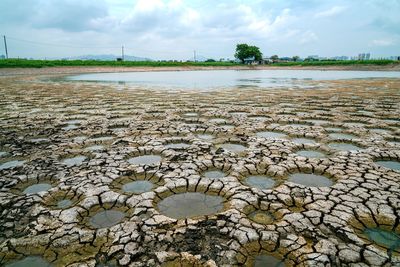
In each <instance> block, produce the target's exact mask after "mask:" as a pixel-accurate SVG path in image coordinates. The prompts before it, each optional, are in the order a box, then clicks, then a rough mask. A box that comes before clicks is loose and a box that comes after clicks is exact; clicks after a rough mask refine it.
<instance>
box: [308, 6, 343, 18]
mask: <svg viewBox="0 0 400 267" xmlns="http://www.w3.org/2000/svg"><path fill="white" fill-rule="evenodd" d="M346 9H347V7H345V6H334V7H331V8H330V9H328V10H324V11H321V12H318V13H316V14H315V17H316V18H327V17H332V16H336V15H338V14H340V13H342V12H343V11H345V10H346Z"/></svg>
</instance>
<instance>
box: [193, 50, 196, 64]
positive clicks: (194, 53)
mask: <svg viewBox="0 0 400 267" xmlns="http://www.w3.org/2000/svg"><path fill="white" fill-rule="evenodd" d="M193 55H194V56H193V58H194V62H196V50H194V51H193Z"/></svg>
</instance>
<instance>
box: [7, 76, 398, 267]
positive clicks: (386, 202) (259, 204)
mask: <svg viewBox="0 0 400 267" xmlns="http://www.w3.org/2000/svg"><path fill="white" fill-rule="evenodd" d="M38 77H39V78H40V77H41V76H19V77H6V78H4V77H3V78H1V79H0V96H1V98H0V188H1V189H0V265H5V266H34V264H38V266H45V264H47V263H49V264H50V265H49V266H160V265H162V266H243V265H245V266H266V264H275V265H274V266H400V241H399V240H400V237H399V236H400V226H399V221H400V214H399V211H400V182H399V181H400V171H399V170H398V162H399V161H400V136H399V135H400V118H399V114H400V90H399V89H400V81H398V80H395V79H386V80H378V79H374V80H352V81H334V82H332V81H330V82H320V81H319V82H318V84H317V86H320V87H323V88H317V89H308V90H290V89H280V90H262V89H252V88H246V89H228V90H220V91H209V92H207V93H201V92H189V91H185V92H167V91H165V90H164V91H152V90H139V89H135V90H133V89H131V88H129V86H127V85H124V86H121V85H102V84H93V83H90V84H88V83H78V82H41V81H39V80H37V78H38ZM216 119H218V120H216ZM227 125H229V126H233V128H232V127H224V126H227ZM373 129H375V130H373ZM270 133H277V134H270ZM330 144H331V145H330ZM332 144H333V145H332ZM302 151H303V152H302ZM304 151H308V154H307V153H304ZM309 151H311V152H314V153H315V152H318V153H321V154H323V155H324V156H323V157H322V156H321V157H319V154H318V156H315V155H314V154H309V153H310V152H309ZM307 155H310V156H311V157H305V156H307ZM391 166H392V167H393V169H392V168H390V167H391ZM296 174H302V175H303V176H302V178H306V179H292V178H291V177H293V175H296ZM249 177H256V178H250V179H249ZM310 177H320V178H321V177H323V179H325V180H324V182H325V183H318V181H317V183H315V182H316V181H310V179H311V178H310ZM263 179H271V181H269V180H265V181H264V180H263ZM303 180H304V183H305V184H306V185H302V184H301V183H303ZM249 181H250V182H249ZM290 181H296V182H298V183H300V184H297V183H294V182H290ZM267 182H268V186H265V183H267ZM310 184H313V185H319V184H322V185H325V184H327V185H330V184H332V185H330V186H329V187H326V186H322V187H315V186H314V187H310V186H309V185H310ZM133 185H134V186H136V187H133V189H134V190H130V189H132V188H129V186H133ZM150 185H151V186H150ZM252 185H254V187H252ZM260 185H263V186H260ZM127 187H128V189H127ZM269 187H270V188H269ZM263 188H265V189H263ZM181 196H182V197H181ZM188 196H190V197H188ZM208 199H210V200H211V201H208ZM160 203H161V204H160ZM174 213H175V214H178V215H176V216H175V217H177V218H178V219H175V218H170V217H168V216H167V215H168V214H174ZM170 216H172V217H174V216H173V215H170ZM188 216H190V217H188ZM18 264H19V265H18Z"/></svg>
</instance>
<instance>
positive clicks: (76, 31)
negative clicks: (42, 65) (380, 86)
mask: <svg viewBox="0 0 400 267" xmlns="http://www.w3.org/2000/svg"><path fill="white" fill-rule="evenodd" d="M399 14H400V0H351V1H349V0H253V1H250V0H247V1H244V0H219V1H217V0H188V1H184V0H18V1H15V0H1V1H0V34H1V35H6V37H7V43H8V51H9V57H26V58H62V57H71V56H79V55H87V54H115V55H118V54H120V53H121V46H122V45H124V47H125V54H128V55H134V56H140V57H148V58H152V59H177V60H187V59H190V58H193V53H194V51H196V54H197V56H198V57H205V58H214V59H220V58H230V59H233V58H234V52H235V47H236V44H238V43H247V44H250V45H256V46H258V47H260V50H261V52H262V53H263V55H264V56H271V55H274V54H277V55H279V56H295V55H297V56H300V57H307V56H309V55H319V56H326V57H331V56H341V55H346V56H356V55H358V54H359V53H364V52H365V53H368V52H369V53H371V55H372V56H373V57H385V56H392V55H393V56H400V15H399ZM1 54H5V52H4V46H3V44H2V42H1V43H0V55H1Z"/></svg>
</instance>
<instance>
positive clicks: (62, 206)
mask: <svg viewBox="0 0 400 267" xmlns="http://www.w3.org/2000/svg"><path fill="white" fill-rule="evenodd" d="M72 204H73V202H72V201H71V200H69V199H63V200H60V201H58V202H57V208H59V209H66V208H69V207H71V206H72Z"/></svg>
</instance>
